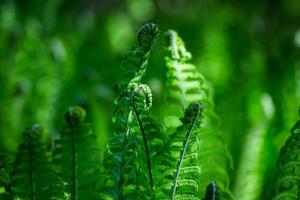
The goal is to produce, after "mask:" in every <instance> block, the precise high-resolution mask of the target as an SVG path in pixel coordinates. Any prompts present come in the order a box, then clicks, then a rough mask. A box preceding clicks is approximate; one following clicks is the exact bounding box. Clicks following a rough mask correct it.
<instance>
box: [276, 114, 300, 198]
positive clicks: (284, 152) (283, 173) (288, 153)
mask: <svg viewBox="0 0 300 200" xmlns="http://www.w3.org/2000/svg"><path fill="white" fill-rule="evenodd" d="M299 115H300V112H299ZM299 153H300V120H298V121H297V122H296V123H295V125H294V126H293V128H292V129H291V135H290V137H289V138H288V140H287V141H286V143H285V145H284V146H283V147H282V149H281V151H280V156H279V159H278V175H277V180H276V183H275V197H274V200H292V199H295V200H296V199H299V198H300V190H299V188H300V181H299V177H300V162H299V159H300V156H299Z"/></svg>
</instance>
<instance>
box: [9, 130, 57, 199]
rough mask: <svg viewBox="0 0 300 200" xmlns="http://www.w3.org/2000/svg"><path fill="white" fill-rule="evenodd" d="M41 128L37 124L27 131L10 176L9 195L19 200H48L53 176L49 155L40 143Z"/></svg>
mask: <svg viewBox="0 0 300 200" xmlns="http://www.w3.org/2000/svg"><path fill="white" fill-rule="evenodd" d="M42 134H43V130H42V127H41V126H40V125H38V124H36V125H34V126H32V128H30V129H27V130H26V131H25V132H24V134H23V142H22V144H21V145H20V146H19V150H18V153H17V155H16V159H15V162H14V165H13V170H12V174H11V195H12V196H18V197H20V198H21V199H31V200H39V199H50V195H51V194H50V193H49V192H50V190H49V189H50V188H49V186H50V185H51V184H54V182H53V180H54V179H53V174H52V172H53V171H52V169H51V165H50V154H49V153H48V152H47V150H46V147H45V145H44V143H43V142H42Z"/></svg>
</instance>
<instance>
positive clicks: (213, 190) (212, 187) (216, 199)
mask: <svg viewBox="0 0 300 200" xmlns="http://www.w3.org/2000/svg"><path fill="white" fill-rule="evenodd" d="M219 190H220V189H219V187H218V186H217V184H216V183H215V182H211V183H210V184H208V185H207V187H206V192H205V198H204V199H203V200H220V199H221V194H220V191H219Z"/></svg>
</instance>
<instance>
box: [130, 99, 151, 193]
mask: <svg viewBox="0 0 300 200" xmlns="http://www.w3.org/2000/svg"><path fill="white" fill-rule="evenodd" d="M134 95H135V94H133V96H134ZM132 106H133V109H134V112H135V114H136V117H137V120H138V123H139V127H140V130H141V133H142V137H143V143H144V148H145V153H146V159H147V168H148V175H149V179H150V186H151V191H153V189H154V180H153V174H152V166H151V160H150V151H149V146H148V140H147V136H146V133H145V129H144V126H143V122H142V120H141V118H140V114H139V112H138V110H137V108H136V105H135V103H134V97H133V98H132Z"/></svg>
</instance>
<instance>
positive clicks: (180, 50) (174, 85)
mask: <svg viewBox="0 0 300 200" xmlns="http://www.w3.org/2000/svg"><path fill="white" fill-rule="evenodd" d="M167 41H168V43H167V49H168V52H169V55H168V56H167V57H166V67H167V88H168V94H167V97H168V100H169V101H168V103H170V104H173V105H175V107H178V106H180V107H183V108H185V107H186V106H187V104H189V103H191V102H193V101H198V102H201V104H202V105H203V106H202V107H203V113H202V115H203V126H202V129H201V133H200V134H198V135H197V137H196V140H197V141H198V147H197V149H196V150H195V153H196V155H197V160H198V163H197V164H198V165H199V166H200V168H201V174H200V176H199V179H198V180H199V189H197V191H199V193H200V196H201V197H203V196H204V191H205V188H206V186H207V185H208V184H209V183H211V182H213V181H215V182H217V183H218V185H219V187H220V189H221V191H223V192H224V193H226V196H228V197H227V198H231V197H230V196H231V194H230V192H229V177H228V172H227V170H228V169H229V168H230V167H231V156H230V154H229V152H228V150H227V148H226V146H225V144H224V142H223V139H222V136H221V134H220V133H219V130H218V123H217V120H216V114H215V113H214V109H213V101H212V95H211V93H210V92H209V89H208V86H207V83H206V81H205V79H204V77H203V76H202V75H201V74H200V73H199V72H198V71H197V69H196V67H195V66H194V65H192V64H190V63H188V61H189V60H190V59H191V54H190V53H189V52H188V51H187V50H186V48H185V45H184V43H183V41H182V39H181V38H180V37H179V36H178V34H177V33H176V32H175V31H172V30H170V31H168V33H167ZM177 115H178V114H177V113H172V114H171V117H170V116H168V117H169V119H170V118H171V119H172V120H174V119H176V117H177ZM170 124H172V123H170ZM172 138H173V137H171V140H172ZM175 141H176V140H175ZM224 196H225V195H224Z"/></svg>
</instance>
